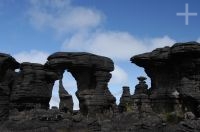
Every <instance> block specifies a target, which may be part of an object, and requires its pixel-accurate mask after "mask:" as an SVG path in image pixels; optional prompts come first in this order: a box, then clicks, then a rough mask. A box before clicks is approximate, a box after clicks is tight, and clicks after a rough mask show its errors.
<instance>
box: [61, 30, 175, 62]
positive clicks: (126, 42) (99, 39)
mask: <svg viewBox="0 0 200 132" xmlns="http://www.w3.org/2000/svg"><path fill="white" fill-rule="evenodd" d="M174 43H175V40H173V39H171V38H170V37H168V36H163V37H158V38H147V39H139V38H136V37H134V36H133V35H131V34H129V33H128V32H114V31H112V32H111V31H110V32H96V33H93V34H92V33H85V32H83V33H82V32H81V33H77V34H75V35H74V36H72V37H71V38H70V39H67V40H66V41H65V42H64V43H63V46H62V48H63V50H72V51H88V52H92V53H95V54H99V55H104V56H108V57H110V58H112V59H114V60H128V59H129V58H131V57H132V56H133V55H136V54H140V53H143V52H148V51H151V50H153V49H155V48H158V47H164V46H171V45H172V44H174Z"/></svg>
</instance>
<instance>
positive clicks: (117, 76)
mask: <svg viewBox="0 0 200 132" xmlns="http://www.w3.org/2000/svg"><path fill="white" fill-rule="evenodd" d="M127 82H128V74H127V73H126V72H125V71H124V70H123V69H122V68H121V67H119V66H117V65H115V70H114V71H113V72H112V78H111V80H110V84H120V85H123V84H124V83H127Z"/></svg>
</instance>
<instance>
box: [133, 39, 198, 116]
mask: <svg viewBox="0 0 200 132" xmlns="http://www.w3.org/2000/svg"><path fill="white" fill-rule="evenodd" d="M131 61H132V62H133V63H135V64H136V65H138V66H140V67H144V69H145V72H146V73H147V75H148V76H149V77H150V78H151V89H150V93H151V94H150V98H151V100H152V102H153V103H152V105H153V109H154V110H155V111H157V112H172V111H182V112H187V111H192V112H193V113H194V114H195V115H196V116H199V115H200V113H199V112H198V111H197V110H198V109H197V108H198V106H199V105H200V89H199V88H200V81H199V80H200V45H199V43H196V42H188V43H177V44H175V45H173V46H172V47H164V48H158V49H156V50H154V51H152V52H150V53H144V54H141V55H137V56H134V57H132V58H131Z"/></svg>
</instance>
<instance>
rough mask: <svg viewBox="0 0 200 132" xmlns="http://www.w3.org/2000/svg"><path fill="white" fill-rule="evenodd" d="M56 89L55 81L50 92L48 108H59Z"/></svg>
mask: <svg viewBox="0 0 200 132" xmlns="http://www.w3.org/2000/svg"><path fill="white" fill-rule="evenodd" d="M58 89H59V81H58V80H57V81H55V83H54V86H53V90H52V96H51V100H50V102H49V105H50V108H51V107H52V106H56V107H58V108H59V103H60V98H59V95H58Z"/></svg>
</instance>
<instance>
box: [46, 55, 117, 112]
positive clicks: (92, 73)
mask: <svg viewBox="0 0 200 132" xmlns="http://www.w3.org/2000/svg"><path fill="white" fill-rule="evenodd" d="M46 66H47V67H50V68H52V69H55V70H57V71H58V72H59V71H63V70H65V69H67V70H68V71H69V72H70V73H71V74H72V76H73V77H74V78H75V79H76V81H77V87H78V91H77V92H76V95H77V97H78V99H79V105H80V111H81V112H82V113H83V114H84V115H87V114H93V113H102V112H103V111H105V110H109V109H110V108H113V106H115V97H114V96H112V94H111V93H110V91H109V90H108V86H107V85H108V82H109V80H110V78H111V74H110V72H111V71H113V69H114V64H113V61H112V60H111V59H109V58H107V57H102V56H97V55H94V54H90V53H83V52H80V53H70V52H57V53H54V54H52V55H51V56H49V57H48V62H47V63H46Z"/></svg>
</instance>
